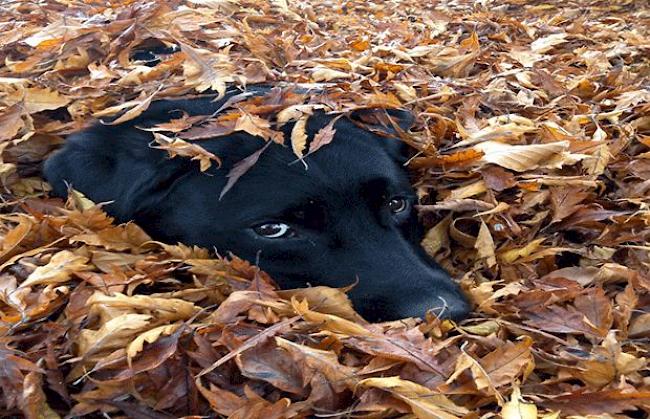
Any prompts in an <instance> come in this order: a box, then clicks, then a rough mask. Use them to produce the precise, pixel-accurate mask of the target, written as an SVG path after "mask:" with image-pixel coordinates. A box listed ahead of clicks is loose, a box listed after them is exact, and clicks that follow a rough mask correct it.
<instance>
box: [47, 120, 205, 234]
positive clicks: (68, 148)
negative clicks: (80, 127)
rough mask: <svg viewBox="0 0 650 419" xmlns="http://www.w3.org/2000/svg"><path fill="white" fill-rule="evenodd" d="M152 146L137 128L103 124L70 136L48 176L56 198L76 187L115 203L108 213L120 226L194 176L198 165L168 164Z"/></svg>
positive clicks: (51, 160)
mask: <svg viewBox="0 0 650 419" xmlns="http://www.w3.org/2000/svg"><path fill="white" fill-rule="evenodd" d="M150 141H151V135H150V134H149V133H146V132H143V131H141V130H138V129H137V128H134V127H122V126H117V127H107V126H101V125H98V126H95V127H92V128H90V129H88V130H85V131H82V132H79V133H76V134H73V135H71V136H70V137H68V139H67V141H66V144H65V146H64V147H63V148H62V149H61V150H59V151H57V152H55V154H54V155H52V156H51V157H50V158H49V159H48V160H47V161H46V162H45V166H44V168H43V172H44V175H45V178H46V179H47V181H48V182H49V183H50V184H51V185H52V192H53V195H56V196H59V197H62V198H63V197H66V196H67V193H68V188H69V187H70V188H74V189H76V190H78V191H80V192H82V193H84V194H85V195H87V196H88V198H89V199H92V200H93V201H94V202H96V203H102V202H109V201H113V202H112V203H110V204H108V205H107V206H106V209H107V211H108V212H109V213H110V214H111V215H112V216H114V217H115V218H116V219H117V220H118V221H120V222H124V221H129V220H131V219H133V218H134V216H135V215H136V214H137V212H138V210H139V208H142V207H143V206H148V205H151V204H152V202H151V201H152V200H156V199H160V198H161V197H158V198H157V195H160V194H164V193H166V191H168V190H169V189H170V186H171V185H172V184H173V183H174V182H175V181H177V180H178V179H179V178H181V177H182V176H184V175H185V174H186V173H189V171H190V168H191V164H192V163H193V162H189V161H188V160H187V159H168V158H167V153H166V152H165V151H163V150H157V149H152V148H150V147H149V143H150Z"/></svg>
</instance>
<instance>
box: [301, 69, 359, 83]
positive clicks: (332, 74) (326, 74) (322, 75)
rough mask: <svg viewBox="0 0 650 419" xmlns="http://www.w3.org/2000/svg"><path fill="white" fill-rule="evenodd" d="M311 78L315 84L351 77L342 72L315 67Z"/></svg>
mask: <svg viewBox="0 0 650 419" xmlns="http://www.w3.org/2000/svg"><path fill="white" fill-rule="evenodd" d="M311 77H312V79H314V81H315V82H321V81H331V80H334V79H349V78H350V77H352V76H351V75H350V74H349V73H345V72H343V71H339V70H333V69H331V68H328V67H324V66H317V67H314V68H313V69H312V73H311Z"/></svg>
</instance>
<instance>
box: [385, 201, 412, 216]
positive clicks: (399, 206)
mask: <svg viewBox="0 0 650 419" xmlns="http://www.w3.org/2000/svg"><path fill="white" fill-rule="evenodd" d="M407 206H408V202H406V199H404V198H392V199H391V200H390V201H388V209H389V210H390V212H392V213H393V214H397V213H399V212H402V211H404V210H405V209H406V207H407Z"/></svg>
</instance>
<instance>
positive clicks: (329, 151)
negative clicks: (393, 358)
mask: <svg viewBox="0 0 650 419" xmlns="http://www.w3.org/2000/svg"><path fill="white" fill-rule="evenodd" d="M254 92H255V90H254ZM260 92H262V93H263V89H262V90H260ZM232 94H233V93H230V94H229V95H227V96H226V97H225V98H224V99H222V100H220V101H216V102H212V101H211V98H199V99H191V100H175V101H159V102H154V103H153V104H152V106H151V107H150V108H149V109H148V110H147V111H146V112H145V113H144V114H143V115H141V116H140V117H138V118H137V119H135V120H132V121H129V122H126V123H124V124H121V125H116V126H110V125H109V126H107V125H96V126H94V127H91V128H89V129H87V130H85V131H82V132H80V133H77V134H74V135H72V136H71V137H69V138H68V140H67V143H66V145H65V147H64V148H63V149H62V150H61V151H59V152H57V153H56V154H54V155H53V156H52V157H51V158H49V159H48V161H47V162H46V164H45V176H46V178H47V180H48V181H49V182H50V183H51V184H52V186H53V188H54V194H55V195H57V196H61V197H65V196H66V194H67V188H68V184H70V185H71V186H72V187H73V188H75V189H77V190H79V191H81V192H82V193H84V194H85V195H86V196H88V197H89V198H90V199H92V200H93V201H95V202H106V201H113V203H112V204H110V205H108V206H107V207H106V209H107V211H108V212H109V213H110V214H111V215H113V216H115V217H116V218H117V220H119V221H122V222H124V221H129V220H135V221H136V222H137V223H138V224H139V225H140V226H141V227H143V228H144V229H145V231H147V232H148V233H149V234H150V235H151V236H152V237H154V238H155V239H158V240H162V241H166V242H172V243H173V242H183V243H186V244H195V245H200V246H204V247H207V248H216V249H217V250H218V251H219V252H225V251H232V252H233V253H234V254H236V255H238V256H240V257H242V258H244V259H247V260H249V261H252V262H256V261H258V262H259V266H260V267H261V268H262V269H264V270H265V271H267V272H268V273H269V274H271V276H272V277H273V278H274V279H275V280H276V281H278V283H279V284H280V285H281V286H282V287H285V288H293V287H302V286H305V285H307V284H313V285H328V286H332V287H343V286H346V285H350V284H352V283H354V282H355V281H358V284H357V285H356V286H355V287H354V288H353V289H352V291H351V292H350V296H351V298H352V301H353V302H354V304H355V307H356V308H357V309H358V310H359V313H360V314H361V315H362V316H364V317H365V318H367V319H369V320H373V321H377V320H387V319H397V318H403V317H409V316H421V315H423V314H424V313H425V312H426V311H427V310H429V309H433V310H434V312H435V313H437V314H442V316H444V317H451V318H454V319H460V318H462V317H463V316H465V315H466V314H467V312H468V310H469V308H468V304H467V302H466V301H465V299H464V297H463V296H462V294H461V292H460V290H459V288H458V287H457V285H456V284H454V282H453V281H452V280H451V279H450V278H449V276H448V274H447V273H446V272H444V271H443V270H442V269H441V268H440V267H439V266H437V265H436V264H435V263H434V262H433V261H431V260H430V259H429V258H428V257H427V255H426V254H425V253H424V252H423V251H422V250H421V249H420V247H419V245H418V243H419V241H420V239H421V231H420V227H419V226H418V223H417V219H416V214H415V212H414V209H413V205H414V203H415V196H414V191H413V189H412V188H411V185H410V184H409V180H408V177H407V174H406V172H405V170H404V169H403V167H402V165H401V164H402V163H403V162H404V160H405V157H404V155H403V145H402V143H401V142H400V141H398V140H396V139H395V138H386V137H382V136H379V135H377V134H374V133H371V132H370V131H368V130H364V129H362V128H360V127H359V126H358V125H357V124H355V123H353V122H352V121H351V120H350V119H347V118H345V117H344V118H340V119H339V120H338V121H337V122H336V124H335V125H334V128H335V129H336V134H335V138H334V141H333V142H332V143H331V144H328V145H326V146H324V147H323V148H322V149H321V150H319V151H318V152H316V153H314V154H313V155H310V156H308V157H307V158H306V160H305V161H306V163H307V165H308V169H306V168H305V167H304V166H303V165H302V164H300V163H298V164H295V161H296V156H295V155H294V154H293V153H292V151H291V149H290V148H288V147H283V146H281V145H278V144H272V145H270V146H269V147H268V149H266V150H265V151H264V152H263V153H262V154H261V157H260V158H259V161H258V162H257V163H256V164H255V165H254V166H253V167H252V168H251V169H250V170H249V171H248V172H246V173H245V174H244V175H243V176H242V177H241V178H240V179H239V180H238V182H237V183H236V184H235V185H234V187H233V188H232V189H231V190H230V191H229V192H228V193H227V194H225V195H224V196H223V199H220V194H221V192H222V190H223V188H224V185H225V184H226V181H227V179H226V176H225V175H226V174H227V173H229V171H230V169H231V168H232V166H233V165H234V164H236V163H237V162H239V161H241V160H242V159H244V158H246V157H247V156H249V155H251V154H252V153H254V152H255V151H257V150H259V149H260V148H261V147H262V146H263V145H264V144H265V142H264V140H262V139H261V138H257V137H253V136H251V135H249V134H246V133H244V132H235V133H233V134H230V135H228V136H227V137H218V138H213V139H208V140H203V141H201V142H200V145H201V146H202V147H204V148H205V149H206V150H208V151H210V152H212V153H214V154H216V155H217V156H219V157H221V158H222V159H223V165H222V167H221V168H218V169H217V168H211V169H209V170H208V171H207V172H205V173H201V172H200V171H199V169H198V165H197V164H196V162H193V161H190V160H189V159H187V158H173V159H170V158H168V155H167V152H165V151H163V150H159V149H156V148H152V147H151V146H150V143H151V141H152V136H151V134H150V133H149V132H146V131H143V130H141V129H139V128H138V127H142V126H151V125H154V124H156V123H160V122H166V121H168V120H169V119H170V118H172V117H175V118H178V117H179V116H180V115H181V112H180V111H183V112H185V113H187V114H189V115H209V114H211V113H212V112H214V111H216V110H217V109H219V108H220V107H221V105H222V104H223V103H224V101H225V100H226V99H227V98H228V97H229V96H232ZM404 114H405V112H401V115H399V116H400V118H401V119H402V120H404V119H408V118H404ZM331 118H332V117H331V116H328V115H326V114H324V113H315V114H314V115H312V116H311V117H310V118H309V123H308V125H307V133H308V136H309V138H313V136H314V134H315V133H316V132H318V130H319V129H320V128H322V127H324V126H325V125H326V124H327V123H328V122H329V121H331ZM398 119H399V118H398ZM403 123H404V125H405V127H406V128H407V126H406V125H410V121H403ZM290 128H291V127H290V126H289V127H287V129H288V130H290ZM292 163H293V164H292Z"/></svg>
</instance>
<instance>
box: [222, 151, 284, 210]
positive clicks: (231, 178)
mask: <svg viewBox="0 0 650 419" xmlns="http://www.w3.org/2000/svg"><path fill="white" fill-rule="evenodd" d="M271 144H272V143H271V142H268V143H266V144H265V145H264V146H263V147H261V148H260V149H259V150H257V151H256V152H254V153H253V154H251V155H250V156H248V157H246V158H244V159H242V160H241V161H239V162H237V163H235V164H234V165H233V166H232V168H231V169H230V171H229V172H228V174H227V175H226V178H227V179H228V181H227V182H226V185H225V186H224V187H223V189H222V190H221V193H220V194H219V200H221V199H222V198H223V197H224V195H225V194H226V193H228V191H229V190H230V189H232V187H233V186H235V183H237V181H238V180H239V178H241V177H242V176H244V175H245V174H246V172H248V171H249V170H250V169H251V168H252V167H253V166H255V163H257V161H258V160H259V158H260V156H261V155H262V153H263V152H264V150H266V149H267V148H268V147H269V146H270V145H271Z"/></svg>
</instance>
